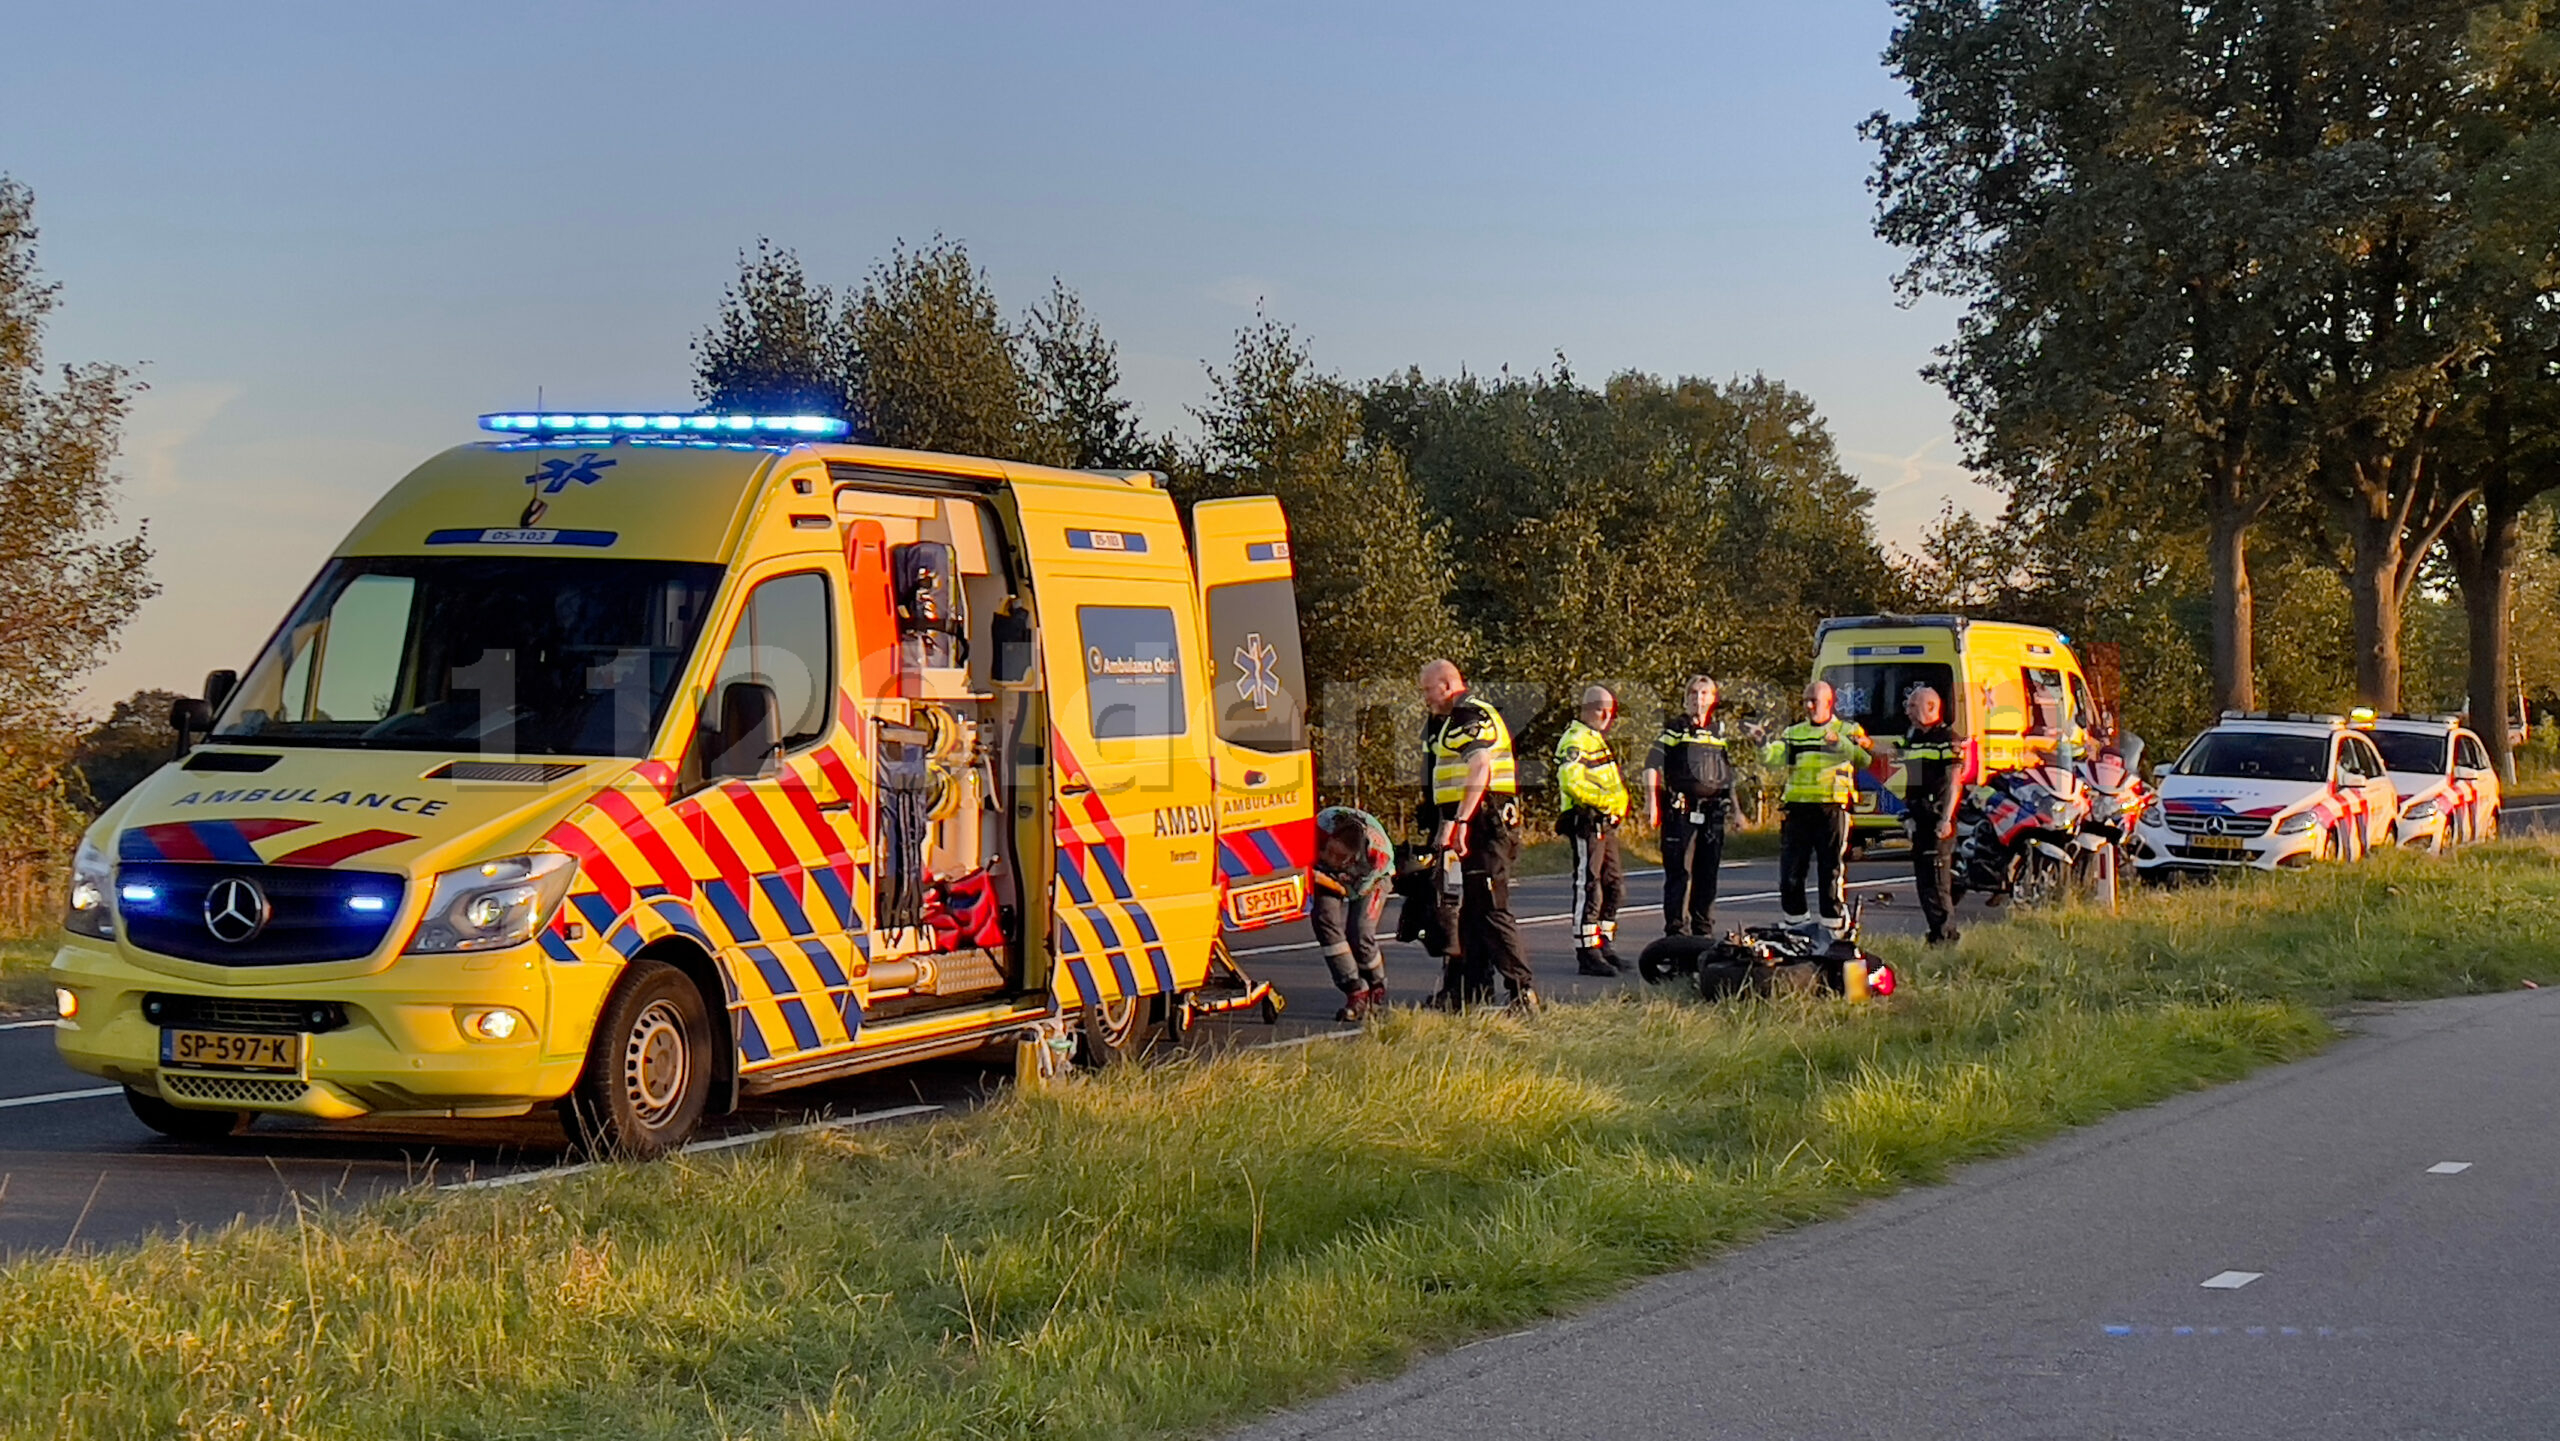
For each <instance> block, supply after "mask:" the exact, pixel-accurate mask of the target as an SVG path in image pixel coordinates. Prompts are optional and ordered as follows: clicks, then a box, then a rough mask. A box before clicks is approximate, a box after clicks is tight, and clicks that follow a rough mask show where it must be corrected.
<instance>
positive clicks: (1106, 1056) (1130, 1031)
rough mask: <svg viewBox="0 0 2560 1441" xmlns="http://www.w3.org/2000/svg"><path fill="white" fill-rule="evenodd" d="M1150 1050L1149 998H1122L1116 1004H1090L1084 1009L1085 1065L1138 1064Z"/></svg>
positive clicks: (1090, 1002)
mask: <svg viewBox="0 0 2560 1441" xmlns="http://www.w3.org/2000/svg"><path fill="white" fill-rule="evenodd" d="M1146 1049H1147V999H1146V997H1144V996H1122V997H1120V998H1119V999H1118V1000H1115V1001H1087V1002H1085V1006H1084V1051H1083V1056H1084V1063H1085V1064H1086V1065H1088V1066H1094V1067H1102V1066H1116V1065H1120V1064H1122V1063H1123V1062H1127V1061H1134V1060H1136V1059H1138V1057H1139V1056H1141V1055H1143V1054H1145V1052H1146Z"/></svg>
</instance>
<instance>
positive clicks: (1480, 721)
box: [1421, 660, 1538, 1011]
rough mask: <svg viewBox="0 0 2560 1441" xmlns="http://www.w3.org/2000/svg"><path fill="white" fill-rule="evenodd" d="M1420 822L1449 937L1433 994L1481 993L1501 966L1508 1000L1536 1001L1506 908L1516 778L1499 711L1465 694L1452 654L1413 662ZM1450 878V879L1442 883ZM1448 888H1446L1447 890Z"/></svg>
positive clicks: (1514, 846)
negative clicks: (1420, 716) (1438, 878)
mask: <svg viewBox="0 0 2560 1441" xmlns="http://www.w3.org/2000/svg"><path fill="white" fill-rule="evenodd" d="M1421 690H1422V704H1423V707H1424V709H1426V710H1428V711H1429V712H1430V715H1429V717H1428V718H1427V719H1426V720H1425V721H1424V722H1423V727H1422V749H1423V766H1424V772H1423V793H1424V795H1425V796H1426V797H1428V799H1427V800H1426V802H1425V803H1424V806H1423V812H1422V819H1423V825H1424V826H1425V828H1427V829H1428V830H1429V832H1430V835H1431V846H1432V849H1433V851H1434V853H1435V854H1436V855H1437V856H1438V857H1439V864H1440V866H1441V868H1442V876H1443V886H1442V890H1441V896H1442V907H1443V910H1444V911H1448V910H1454V911H1455V912H1456V914H1455V915H1454V916H1450V917H1448V918H1447V925H1446V927H1445V928H1446V930H1447V932H1448V934H1450V935H1451V936H1452V937H1454V938H1455V942H1456V949H1455V950H1454V951H1452V952H1451V953H1450V955H1449V965H1448V970H1447V972H1446V974H1445V977H1444V980H1443V982H1442V985H1441V996H1440V998H1439V999H1440V1000H1441V1001H1442V1003H1443V1004H1446V1005H1449V1006H1451V1007H1452V1008H1454V1007H1457V1006H1461V1005H1464V1004H1466V1003H1468V1002H1470V1001H1481V1000H1487V999H1490V998H1491V996H1492V994H1493V976H1494V973H1495V972H1500V973H1501V975H1502V979H1503V980H1504V981H1505V982H1506V983H1507V984H1508V985H1509V986H1510V988H1511V1005H1512V1007H1513V1008H1514V1009H1515V1010H1520V1011H1535V1010H1536V1009H1537V1008H1538V992H1537V987H1536V984H1535V982H1534V980H1533V978H1532V977H1531V975H1530V973H1529V948H1528V947H1527V946H1526V945H1524V944H1522V943H1521V940H1520V927H1519V925H1518V924H1517V923H1516V922H1514V921H1513V920H1512V918H1511V862H1512V859H1513V856H1514V854H1515V853H1516V852H1517V851H1518V849H1519V845H1520V781H1519V775H1518V772H1517V770H1516V768H1515V763H1514V761H1513V759H1512V754H1511V729H1510V727H1508V726H1506V725H1504V724H1503V721H1502V713H1501V712H1500V711H1498V710H1495V709H1494V708H1493V707H1492V706H1491V705H1488V704H1487V703H1485V702H1483V701H1480V700H1477V699H1476V698H1475V697H1473V696H1471V695H1469V694H1467V680H1466V677H1465V676H1463V675H1460V674H1459V673H1458V667H1457V665H1456V664H1455V663H1454V662H1451V661H1446V660H1435V661H1433V662H1431V663H1430V664H1429V665H1426V666H1424V667H1423V668H1422V679H1421ZM1452 880H1454V881H1455V882H1456V885H1455V886H1454V887H1453V886H1451V885H1450V884H1449V882H1450V881H1452ZM1453 891H1454V894H1453V893H1452V892H1453Z"/></svg>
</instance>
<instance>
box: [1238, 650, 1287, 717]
mask: <svg viewBox="0 0 2560 1441" xmlns="http://www.w3.org/2000/svg"><path fill="white" fill-rule="evenodd" d="M1235 658H1236V669H1237V670H1238V671H1240V672H1242V674H1240V675H1238V676H1237V677H1236V699H1237V700H1249V701H1252V702H1253V708H1254V709H1255V710H1269V709H1271V702H1272V699H1273V698H1274V697H1276V696H1278V695H1279V694H1280V670H1279V666H1280V652H1278V651H1276V650H1273V649H1272V648H1271V647H1270V646H1269V645H1268V644H1266V643H1265V642H1264V641H1263V639H1262V632H1260V631H1255V632H1254V633H1252V634H1251V635H1248V636H1246V637H1245V638H1244V644H1242V645H1240V646H1237V647H1236V657H1235Z"/></svg>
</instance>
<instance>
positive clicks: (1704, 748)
mask: <svg viewBox="0 0 2560 1441" xmlns="http://www.w3.org/2000/svg"><path fill="white" fill-rule="evenodd" d="M1715 721H1716V682H1715V677H1713V676H1704V675H1693V676H1691V677H1689V684H1688V686H1687V687H1686V688H1685V690H1684V692H1683V693H1682V696H1681V707H1680V710H1679V711H1678V712H1677V713H1675V714H1673V715H1669V716H1665V717H1664V718H1663V721H1662V734H1660V735H1659V736H1656V737H1655V738H1654V742H1653V749H1652V750H1650V751H1647V752H1646V753H1645V758H1644V792H1645V814H1646V816H1647V817H1648V818H1649V819H1651V820H1652V822H1653V823H1654V824H1655V825H1657V826H1660V827H1661V828H1662V933H1663V934H1664V935H1666V936H1711V935H1714V934H1715V931H1714V929H1713V927H1714V925H1715V909H1716V877H1717V875H1718V874H1719V873H1720V872H1721V871H1722V869H1723V867H1724V824H1725V811H1726V808H1727V807H1728V806H1729V805H1731V804H1732V799H1733V762H1732V759H1731V758H1730V757H1729V756H1727V755H1726V754H1725V746H1724V737H1722V736H1720V735H1717V734H1716V731H1715Z"/></svg>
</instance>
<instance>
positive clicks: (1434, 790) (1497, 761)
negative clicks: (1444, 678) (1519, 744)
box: [1423, 696, 1520, 816]
mask: <svg viewBox="0 0 2560 1441" xmlns="http://www.w3.org/2000/svg"><path fill="white" fill-rule="evenodd" d="M1488 745H1489V746H1491V747H1493V779H1492V780H1491V781H1489V782H1487V783H1486V785H1485V795H1486V796H1487V797H1492V796H1509V795H1517V794H1519V792H1520V778H1519V775H1518V773H1517V772H1516V771H1515V770H1514V769H1513V766H1512V761H1511V727H1509V726H1507V725H1504V724H1503V723H1502V712H1500V711H1498V710H1495V709H1494V708H1493V707H1492V706H1489V705H1487V704H1485V703H1484V702H1483V701H1480V700H1477V699H1476V698H1475V697H1473V696H1460V697H1459V698H1458V703H1457V704H1456V705H1454V706H1452V707H1450V708H1449V713H1448V714H1447V715H1444V716H1433V717H1431V719H1430V720H1429V721H1428V722H1426V729H1425V730H1424V731H1423V750H1424V752H1425V755H1426V757H1427V759H1428V762H1429V764H1430V766H1431V803H1432V804H1433V805H1435V806H1438V807H1440V808H1441V814H1442V815H1443V816H1454V815H1455V814H1456V811H1455V807H1456V806H1457V804H1458V803H1459V802H1460V801H1463V800H1465V799H1466V797H1467V757H1468V756H1469V755H1470V754H1472V753H1473V752H1474V751H1476V750H1477V749H1479V748H1481V747H1484V746H1488Z"/></svg>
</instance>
